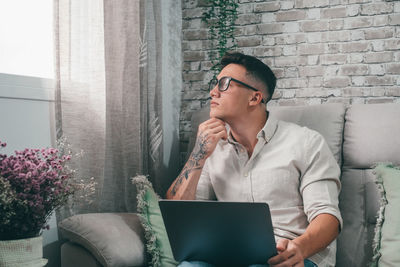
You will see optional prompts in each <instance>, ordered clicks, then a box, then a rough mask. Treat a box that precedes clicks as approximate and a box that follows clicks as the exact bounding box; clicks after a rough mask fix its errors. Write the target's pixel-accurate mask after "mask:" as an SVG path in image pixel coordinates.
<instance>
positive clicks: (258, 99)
mask: <svg viewBox="0 0 400 267" xmlns="http://www.w3.org/2000/svg"><path fill="white" fill-rule="evenodd" d="M262 99H263V95H262V93H261V92H255V93H254V95H253V97H252V98H251V99H250V105H251V106H255V105H258V104H259V103H260V102H261V101H262Z"/></svg>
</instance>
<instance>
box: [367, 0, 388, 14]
mask: <svg viewBox="0 0 400 267" xmlns="http://www.w3.org/2000/svg"><path fill="white" fill-rule="evenodd" d="M391 12H393V4H392V3H391V2H381V3H373V4H367V5H362V6H361V15H379V14H385V13H391Z"/></svg>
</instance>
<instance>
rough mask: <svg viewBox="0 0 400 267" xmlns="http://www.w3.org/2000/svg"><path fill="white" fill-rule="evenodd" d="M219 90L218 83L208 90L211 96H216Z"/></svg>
mask: <svg viewBox="0 0 400 267" xmlns="http://www.w3.org/2000/svg"><path fill="white" fill-rule="evenodd" d="M218 95H219V91H218V85H216V86H214V88H213V89H211V91H210V96H211V97H218Z"/></svg>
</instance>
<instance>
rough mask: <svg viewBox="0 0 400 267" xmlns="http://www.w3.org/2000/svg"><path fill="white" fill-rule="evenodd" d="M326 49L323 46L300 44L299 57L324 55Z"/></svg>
mask: <svg viewBox="0 0 400 267" xmlns="http://www.w3.org/2000/svg"><path fill="white" fill-rule="evenodd" d="M325 50H326V48H325V44H300V45H299V54H300V55H315V54H324V52H325Z"/></svg>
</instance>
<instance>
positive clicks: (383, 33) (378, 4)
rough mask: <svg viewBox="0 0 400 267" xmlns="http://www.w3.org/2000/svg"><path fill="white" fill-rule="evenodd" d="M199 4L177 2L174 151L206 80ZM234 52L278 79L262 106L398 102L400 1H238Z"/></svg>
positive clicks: (206, 45)
mask: <svg viewBox="0 0 400 267" xmlns="http://www.w3.org/2000/svg"><path fill="white" fill-rule="evenodd" d="M205 2H206V1H204V0H182V12H183V13H182V17H183V24H182V27H183V40H182V50H183V51H182V52H183V60H184V63H183V92H182V105H181V116H180V139H181V151H186V148H187V142H188V136H189V132H190V130H191V125H190V116H191V114H192V113H193V112H195V111H196V110H198V109H200V108H201V107H202V106H203V105H205V104H206V103H207V97H208V96H209V95H208V88H207V83H208V81H209V80H210V77H211V76H212V75H211V73H208V70H209V68H210V66H211V63H210V61H209V56H208V51H209V49H210V42H209V41H208V40H207V37H208V35H207V29H206V25H205V24H204V23H203V22H202V21H201V16H202V13H203V12H204V10H205V8H206V7H205ZM238 13H239V14H238V19H237V21H236V38H237V44H238V46H239V48H238V50H239V51H241V52H243V53H246V54H249V55H253V56H256V57H258V58H259V59H261V60H262V61H264V62H265V63H267V64H268V65H269V66H270V67H271V68H272V70H273V71H274V73H275V75H276V76H277V77H278V83H277V88H276V93H275V94H274V96H273V99H272V100H271V101H270V102H269V105H311V104H321V103H328V102H343V103H346V104H351V103H381V102H398V103H400V75H399V74H400V1H388V0H286V1H254V0H253V1H252V0H239V9H238Z"/></svg>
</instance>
